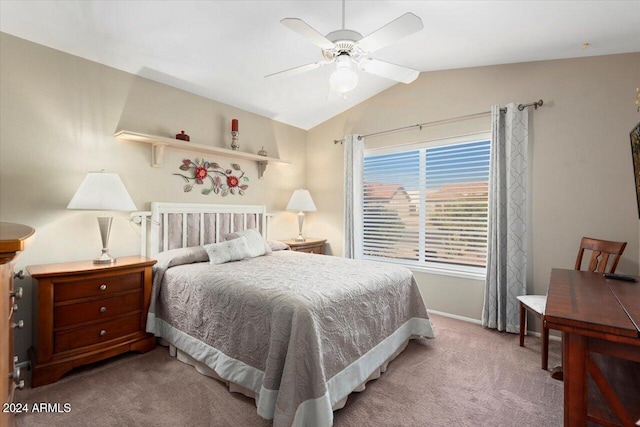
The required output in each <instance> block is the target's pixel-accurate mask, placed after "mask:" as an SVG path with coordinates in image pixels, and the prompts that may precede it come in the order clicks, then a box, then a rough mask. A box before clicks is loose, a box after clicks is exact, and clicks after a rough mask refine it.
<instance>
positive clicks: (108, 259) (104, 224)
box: [93, 216, 116, 264]
mask: <svg viewBox="0 0 640 427" xmlns="http://www.w3.org/2000/svg"><path fill="white" fill-rule="evenodd" d="M112 221H113V217H112V216H99V217H98V227H100V238H101V239H102V255H100V257H98V258H96V259H94V260H93V263H94V264H113V263H115V262H116V259H115V258H114V257H112V256H111V255H109V234H110V233H111V222H112Z"/></svg>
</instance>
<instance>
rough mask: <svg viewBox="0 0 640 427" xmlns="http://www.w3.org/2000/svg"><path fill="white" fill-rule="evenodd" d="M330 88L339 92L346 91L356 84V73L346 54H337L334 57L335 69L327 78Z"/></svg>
mask: <svg viewBox="0 0 640 427" xmlns="http://www.w3.org/2000/svg"><path fill="white" fill-rule="evenodd" d="M329 84H330V85H331V89H333V90H335V91H336V92H339V93H347V92H350V91H352V90H353V89H355V87H356V86H357V85H358V74H357V73H356V72H355V71H354V70H353V68H352V66H351V58H349V56H348V55H344V54H343V55H339V56H338V57H337V58H336V70H335V71H334V72H333V73H331V77H330V78H329Z"/></svg>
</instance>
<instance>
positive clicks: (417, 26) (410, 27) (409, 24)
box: [356, 12, 424, 53]
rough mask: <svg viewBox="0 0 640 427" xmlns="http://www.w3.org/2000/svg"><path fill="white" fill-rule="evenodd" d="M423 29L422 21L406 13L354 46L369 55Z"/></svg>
mask: <svg viewBox="0 0 640 427" xmlns="http://www.w3.org/2000/svg"><path fill="white" fill-rule="evenodd" d="M423 28H424V26H423V25H422V19H420V18H419V17H418V16H416V15H414V14H413V13H410V12H407V13H405V14H404V15H402V16H400V17H399V18H397V19H395V20H394V21H391V22H389V23H388V24H387V25H385V26H384V27H382V28H380V29H379V30H376V31H374V32H373V33H371V34H369V35H368V36H366V37H365V38H363V39H362V40H360V41H359V42H358V43H356V46H358V47H359V48H360V50H362V51H363V52H364V53H371V52H374V51H376V50H378V49H382V48H383V47H385V46H388V45H390V44H391V43H394V42H397V41H398V40H400V39H403V38H405V37H407V36H410V35H411V34H413V33H416V32H418V31H420V30H422V29H423Z"/></svg>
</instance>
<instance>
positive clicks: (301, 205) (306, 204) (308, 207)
mask: <svg viewBox="0 0 640 427" xmlns="http://www.w3.org/2000/svg"><path fill="white" fill-rule="evenodd" d="M287 210H288V211H301V212H315V211H316V205H315V204H314V203H313V199H312V198H311V194H309V190H303V189H302V188H301V189H299V190H296V191H294V192H293V194H292V195H291V198H290V199H289V204H287Z"/></svg>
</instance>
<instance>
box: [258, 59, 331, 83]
mask: <svg viewBox="0 0 640 427" xmlns="http://www.w3.org/2000/svg"><path fill="white" fill-rule="evenodd" d="M330 62H333V61H318V62H312V63H311V64H306V65H300V66H299V67H293V68H289V69H288V70H284V71H278V72H277V73H273V74H269V75H268V76H264V78H265V79H266V78H269V77H288V76H295V75H296V74H302V73H304V72H307V71H311V70H315V69H316V68H320V67H323V66H325V65H327V64H328V63H330Z"/></svg>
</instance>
